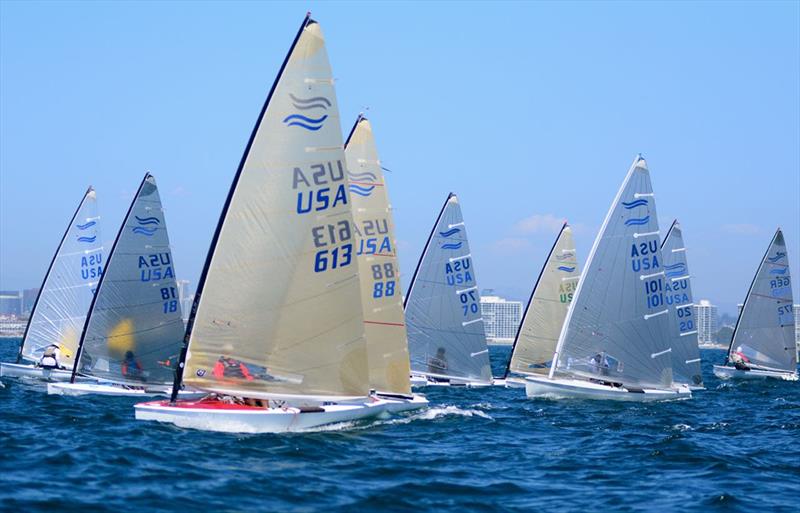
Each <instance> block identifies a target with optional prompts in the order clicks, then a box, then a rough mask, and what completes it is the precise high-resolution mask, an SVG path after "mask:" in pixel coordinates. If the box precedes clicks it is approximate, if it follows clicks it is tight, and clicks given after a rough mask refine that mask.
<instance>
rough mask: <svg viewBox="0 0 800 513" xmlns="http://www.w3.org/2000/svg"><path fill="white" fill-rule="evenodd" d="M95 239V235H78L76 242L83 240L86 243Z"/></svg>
mask: <svg viewBox="0 0 800 513" xmlns="http://www.w3.org/2000/svg"><path fill="white" fill-rule="evenodd" d="M96 240H97V235H92V236H91V237H78V242H85V243H87V244H91V243H92V242H94V241H96Z"/></svg>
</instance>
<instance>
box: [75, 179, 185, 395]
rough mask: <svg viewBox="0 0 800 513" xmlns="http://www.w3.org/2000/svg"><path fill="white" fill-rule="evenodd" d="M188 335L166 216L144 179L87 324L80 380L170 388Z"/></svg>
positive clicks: (79, 364) (150, 182)
mask: <svg viewBox="0 0 800 513" xmlns="http://www.w3.org/2000/svg"><path fill="white" fill-rule="evenodd" d="M183 334H184V327H183V321H182V316H181V307H180V302H179V301H178V285H177V283H176V281H175V265H174V262H173V260H172V251H171V250H170V246H169V235H168V233H167V224H166V219H165V217H164V209H163V207H162V205H161V198H160V196H159V193H158V187H157V186H156V182H155V178H154V177H153V176H152V175H150V174H149V173H148V174H146V175H145V177H144V179H143V180H142V183H141V185H140V186H139V189H138V191H137V192H136V195H135V196H134V198H133V201H132V202H131V206H130V209H129V210H128V213H127V215H126V216H125V219H124V220H123V223H122V227H121V228H120V231H119V234H118V235H117V239H116V241H115V242H114V245H113V247H112V248H111V252H110V253H109V254H108V259H107V263H106V268H105V270H104V272H103V277H102V279H101V280H100V284H99V285H98V288H97V293H96V295H95V298H94V301H93V302H92V307H91V310H90V312H89V316H88V318H87V320H86V324H85V328H84V329H83V335H82V337H81V345H80V349H79V356H78V361H77V363H76V365H75V368H76V371H77V373H79V374H81V375H84V376H92V377H96V378H101V379H107V380H111V381H114V382H118V383H127V384H160V385H166V384H171V383H172V382H173V380H174V379H175V368H176V366H177V362H178V355H179V353H180V349H181V345H182V342H183Z"/></svg>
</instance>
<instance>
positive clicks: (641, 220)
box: [625, 216, 650, 226]
mask: <svg viewBox="0 0 800 513" xmlns="http://www.w3.org/2000/svg"><path fill="white" fill-rule="evenodd" d="M649 222H650V216H644V217H632V218H630V219H628V220H627V221H625V226H641V225H643V224H647V223H649Z"/></svg>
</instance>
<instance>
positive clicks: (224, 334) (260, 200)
mask: <svg viewBox="0 0 800 513" xmlns="http://www.w3.org/2000/svg"><path fill="white" fill-rule="evenodd" d="M331 73H332V72H331V67H330V64H329V62H328V54H327V51H326V49H325V39H324V37H323V34H322V30H321V29H320V26H319V24H317V23H316V22H315V21H313V20H311V19H310V18H306V19H305V20H304V22H303V24H302V26H301V28H300V30H299V32H298V34H297V37H296V38H295V41H294V43H293V45H292V47H291V49H290V51H289V54H288V55H287V57H286V60H285V61H284V64H283V67H282V68H281V71H280V72H279V74H278V77H277V79H276V81H275V84H274V85H273V88H272V90H271V91H270V94H269V96H268V97H267V101H266V103H265V104H264V107H263V109H262V111H261V115H260V116H259V118H258V121H257V122H256V126H255V128H254V130H253V133H252V134H251V138H250V141H249V143H248V145H247V148H246V150H245V153H244V156H243V158H242V161H241V163H240V166H239V169H238V171H237V174H236V177H235V178H234V182H233V184H232V186H231V190H230V192H229V195H228V199H227V201H226V204H225V206H224V208H223V212H222V215H221V217H220V221H219V224H218V226H217V231H216V233H215V235H214V238H213V240H212V244H211V248H210V250H209V255H208V258H207V260H206V266H205V268H204V270H203V274H202V276H201V279H200V283H199V287H198V293H197V295H196V299H195V306H194V307H193V310H195V311H194V312H193V315H192V316H191V317H190V319H189V325H188V329H187V332H188V334H187V337H188V347H187V350H186V353H185V368H184V370H183V382H184V383H185V384H187V385H191V386H193V387H196V388H200V389H204V390H211V391H217V392H221V393H231V394H236V395H241V396H246V397H263V398H270V397H276V396H291V397H297V396H302V397H304V398H316V397H323V398H331V399H333V398H348V397H349V398H356V397H365V396H367V395H368V394H369V375H368V370H367V354H366V343H365V337H364V317H363V314H362V311H361V294H360V284H359V277H358V266H357V263H356V248H355V243H356V241H355V233H354V229H353V216H352V211H351V204H350V196H349V194H348V189H347V177H346V164H345V156H344V150H343V148H342V132H341V127H340V125H339V110H338V105H337V101H336V92H335V90H334V86H333V78H332V74H331ZM173 395H174V392H173Z"/></svg>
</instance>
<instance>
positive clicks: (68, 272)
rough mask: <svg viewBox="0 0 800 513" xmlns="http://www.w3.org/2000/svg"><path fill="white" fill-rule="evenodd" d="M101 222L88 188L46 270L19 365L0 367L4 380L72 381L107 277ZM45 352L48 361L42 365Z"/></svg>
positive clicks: (95, 196)
mask: <svg viewBox="0 0 800 513" xmlns="http://www.w3.org/2000/svg"><path fill="white" fill-rule="evenodd" d="M99 223H100V216H98V215H97V195H96V193H95V190H94V189H93V188H92V187H89V188H88V189H87V190H86V192H85V193H84V195H83V198H81V202H80V204H79V205H78V208H77V210H76V211H75V214H73V216H72V219H71V220H70V222H69V225H68V226H67V230H66V231H65V232H64V235H63V236H62V238H61V242H60V243H59V245H58V248H57V249H56V252H55V254H54V255H53V259H52V260H51V262H50V267H49V268H48V269H47V273H46V274H45V277H44V281H43V282H42V286H41V288H40V289H39V295H38V296H37V297H36V301H35V303H34V304H33V309H32V311H31V316H30V320H29V321H28V325H27V326H26V327H25V334H24V335H23V337H22V343H21V344H20V348H19V354H18V356H17V362H16V363H5V362H3V363H2V364H0V376H2V377H26V378H34V379H44V380H48V381H69V379H70V377H71V375H72V370H71V369H72V366H73V362H74V361H75V355H76V353H77V350H78V342H79V340H80V336H81V330H82V329H83V324H84V321H85V319H86V314H87V312H88V311H89V305H90V304H91V302H92V296H93V294H94V291H95V289H96V288H97V283H98V281H99V280H100V276H101V274H102V272H103V265H104V262H103V245H102V241H101V239H100V224H99ZM45 352H47V354H48V356H47V357H46V358H45V360H46V361H45V362H44V363H45V365H42V359H43V356H44V355H45Z"/></svg>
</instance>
